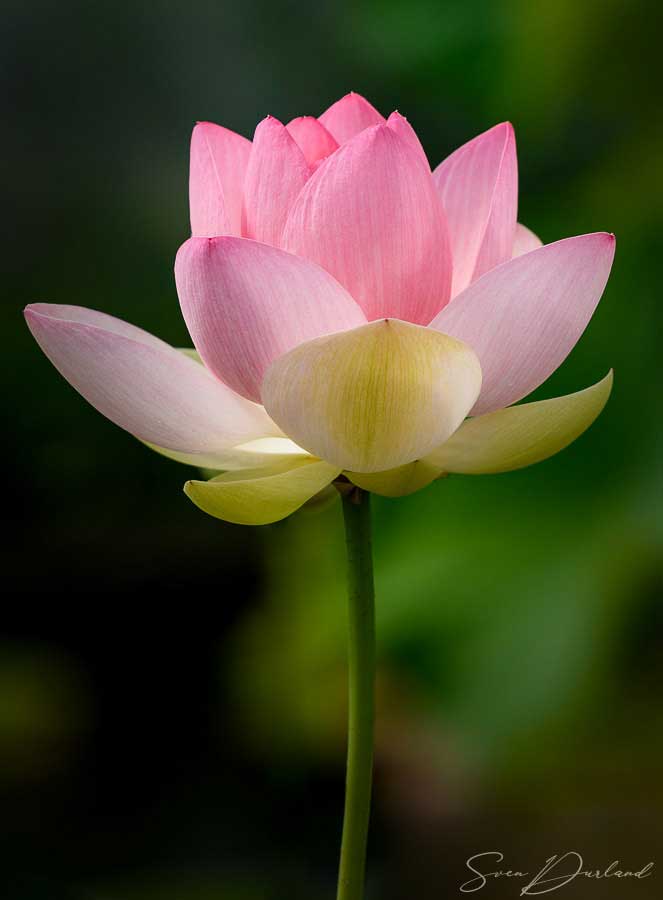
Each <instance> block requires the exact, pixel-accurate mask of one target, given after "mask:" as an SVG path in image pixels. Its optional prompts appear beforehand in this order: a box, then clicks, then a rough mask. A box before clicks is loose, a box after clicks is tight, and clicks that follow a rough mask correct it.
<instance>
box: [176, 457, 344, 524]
mask: <svg viewBox="0 0 663 900" xmlns="http://www.w3.org/2000/svg"><path fill="white" fill-rule="evenodd" d="M339 472H340V469H338V468H335V467H334V466H330V465H329V464H328V463H325V462H321V461H320V460H315V459H304V460H298V461H297V462H295V463H292V462H288V463H284V462H279V463H276V464H274V465H271V466H266V467H263V468H260V469H243V470H240V471H237V472H226V473H225V474H223V475H218V476H217V477H216V478H213V479H212V480H211V481H187V483H186V484H185V485H184V491H185V493H186V495H187V496H188V497H189V499H190V500H192V501H193V502H194V503H195V504H196V506H198V507H200V509H202V510H203V511H204V512H206V513H209V515H210V516H215V517H216V518H217V519H224V520H225V521H226V522H234V523H235V524H237V525H267V524H269V523H270V522H277V521H278V520H279V519H284V518H285V517H286V516H289V515H290V514H291V513H293V512H295V510H297V509H299V507H300V506H302V505H303V504H304V503H306V501H307V500H309V499H310V498H311V497H313V496H315V494H317V493H318V491H321V490H322V489H323V488H325V487H326V486H327V485H328V484H330V483H331V482H332V481H333V480H334V479H335V478H336V477H337V475H338V474H339Z"/></svg>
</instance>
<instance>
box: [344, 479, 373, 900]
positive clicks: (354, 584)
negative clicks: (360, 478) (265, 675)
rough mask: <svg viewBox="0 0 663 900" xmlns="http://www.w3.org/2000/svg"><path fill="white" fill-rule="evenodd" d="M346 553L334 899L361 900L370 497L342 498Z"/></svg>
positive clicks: (368, 738)
mask: <svg viewBox="0 0 663 900" xmlns="http://www.w3.org/2000/svg"><path fill="white" fill-rule="evenodd" d="M341 497H342V500H343V517H344V519H345V539H346V544H347V550H348V598H349V633H348V680H349V695H348V699H349V711H348V760H347V771H346V783H345V813H344V819H343V840H342V843H341V862H340V866H339V873H338V893H337V900H363V898H364V870H365V867H366V837H367V833H368V820H369V816H370V807H371V780H372V772H373V722H374V698H373V694H374V682H375V591H374V587H373V558H372V552H371V507H370V494H367V493H365V492H364V491H361V490H359V489H358V488H355V489H353V490H351V491H350V492H349V493H342V494H341Z"/></svg>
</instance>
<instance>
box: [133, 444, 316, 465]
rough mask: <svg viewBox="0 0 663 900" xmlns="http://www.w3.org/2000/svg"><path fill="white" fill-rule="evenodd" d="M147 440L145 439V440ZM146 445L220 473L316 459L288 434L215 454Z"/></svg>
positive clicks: (180, 461)
mask: <svg viewBox="0 0 663 900" xmlns="http://www.w3.org/2000/svg"><path fill="white" fill-rule="evenodd" d="M143 443H145V442H144V441H143ZM146 446H147V447H149V448H150V450H155V451H156V452H157V453H160V454H161V455H162V456H167V457H168V459H173V460H175V462H179V463H185V464H186V465H188V466H196V467H197V468H199V469H214V470H216V471H217V472H220V471H224V472H225V471H236V470H237V469H247V468H249V467H251V468H262V467H264V466H270V465H276V464H277V463H290V462H297V461H299V460H304V459H312V457H311V454H310V453H307V452H306V450H302V448H301V447H298V446H297V444H295V443H294V442H293V441H291V440H290V439H289V438H285V437H264V438H256V439H255V440H253V441H248V442H247V443H245V444H239V445H238V446H237V447H229V448H228V450H225V451H224V452H223V453H215V454H198V453H178V451H177V450H167V449H166V448H164V447H157V446H156V444H146Z"/></svg>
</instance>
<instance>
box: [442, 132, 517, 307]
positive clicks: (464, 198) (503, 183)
mask: <svg viewBox="0 0 663 900" xmlns="http://www.w3.org/2000/svg"><path fill="white" fill-rule="evenodd" d="M433 179H434V181H435V184H436V185H437V189H438V191H439V192H440V197H441V198H442V203H443V204H444V209H445V212H446V214H447V220H448V222H449V233H450V235H451V247H452V251H453V263H454V276H453V286H452V296H454V297H455V296H456V294H458V293H459V292H460V291H462V290H463V289H464V288H466V287H467V285H468V284H470V283H471V282H472V281H474V280H475V279H477V278H479V276H480V275H483V274H484V272H487V271H488V270H489V269H492V268H493V266H497V265H499V264H500V263H502V262H506V260H507V259H511V251H512V248H513V239H514V234H515V228H516V215H517V211H518V162H517V158H516V140H515V136H514V133H513V128H512V126H511V124H510V123H509V122H503V123H502V124H501V125H496V126H495V127H494V128H491V129H490V131H486V132H484V133H483V134H480V135H479V136H478V137H476V138H474V140H472V141H470V142H469V143H467V144H464V145H463V146H462V147H460V148H459V149H458V150H456V151H455V152H454V153H452V154H451V156H449V157H447V159H445V160H444V162H442V163H440V165H439V166H438V167H437V169H435V171H434V172H433Z"/></svg>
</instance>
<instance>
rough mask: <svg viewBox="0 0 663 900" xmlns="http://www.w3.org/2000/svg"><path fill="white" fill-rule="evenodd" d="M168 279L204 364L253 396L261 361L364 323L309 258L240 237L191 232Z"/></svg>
mask: <svg viewBox="0 0 663 900" xmlns="http://www.w3.org/2000/svg"><path fill="white" fill-rule="evenodd" d="M175 278H176V281H177V290H178V293H179V297H180V303H181V305H182V312H183V314H184V318H185V320H186V323H187V326H188V328H189V332H190V334H191V337H192V338H193V342H194V344H195V345H196V348H197V349H198V352H199V353H200V355H201V357H202V359H203V361H204V362H205V364H206V365H207V366H208V367H209V368H210V369H211V370H212V371H213V372H214V373H215V374H216V375H217V376H218V377H219V378H221V379H222V380H223V381H224V382H225V383H226V384H228V385H230V387H232V388H233V389H234V390H236V391H238V393H240V394H242V395H243V396H245V397H248V398H249V399H251V400H256V401H257V400H259V398H260V387H261V384H262V378H263V375H264V373H265V370H266V369H267V367H268V366H269V365H270V364H271V363H272V362H273V361H274V360H275V359H276V358H277V357H279V356H281V355H282V354H284V353H286V352H287V351H288V350H291V349H292V348H293V347H296V346H297V345H298V344H300V343H302V342H303V341H309V340H311V339H312V338H316V337H319V336H320V335H323V334H329V333H331V332H335V331H345V330H346V329H348V328H354V327H356V326H358V325H365V324H366V317H365V316H364V314H363V313H362V311H361V309H360V308H359V307H358V306H357V304H356V303H355V301H354V300H353V299H352V297H351V296H350V295H349V294H348V293H347V292H346V291H345V290H344V289H343V288H342V287H341V285H340V284H338V282H336V281H334V279H333V278H332V277H331V275H329V274H328V273H327V272H325V271H324V270H323V269H321V268H320V267H319V266H316V265H315V263H312V262H310V261H309V260H306V259H300V258H298V257H296V256H292V255H291V254H289V253H285V252H284V251H283V250H278V249H277V248H276V247H270V246H268V245H267V244H260V243H258V242H256V241H249V240H243V239H242V238H217V239H215V240H204V239H201V238H191V239H190V240H188V241H187V242H186V243H185V244H183V246H182V247H180V250H179V253H178V254H177V260H176V262H175Z"/></svg>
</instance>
